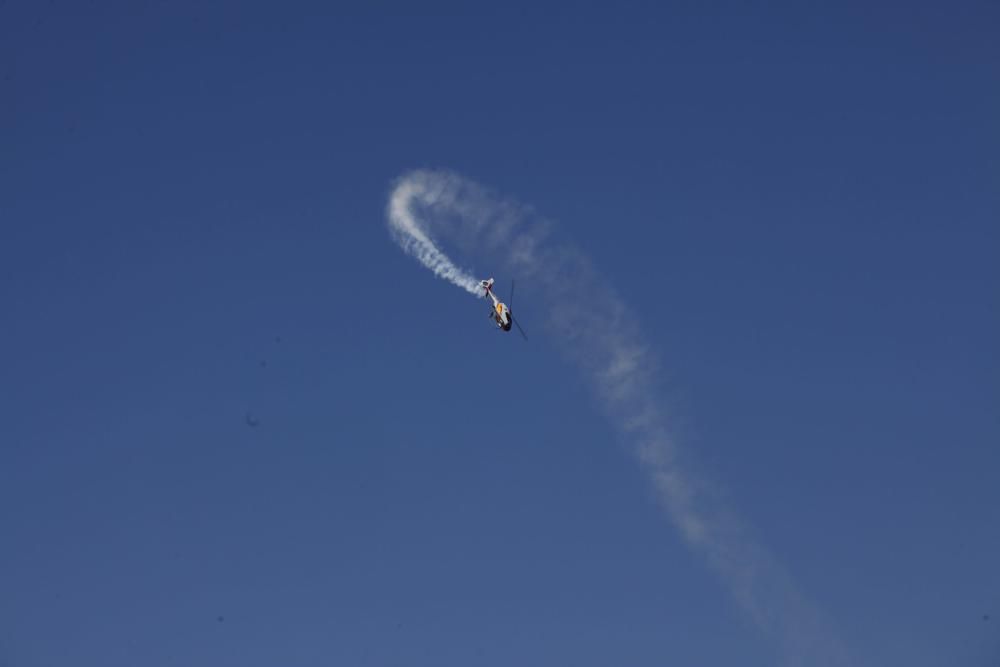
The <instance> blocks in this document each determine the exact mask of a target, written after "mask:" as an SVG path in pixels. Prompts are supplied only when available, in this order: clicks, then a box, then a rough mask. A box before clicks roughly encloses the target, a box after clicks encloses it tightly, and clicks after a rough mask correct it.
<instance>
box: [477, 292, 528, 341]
mask: <svg viewBox="0 0 1000 667" xmlns="http://www.w3.org/2000/svg"><path fill="white" fill-rule="evenodd" d="M479 286H480V287H482V288H483V290H484V291H483V298H484V299H485V298H487V297H489V298H490V299H492V300H493V307H492V308H491V309H490V314H489V316H490V317H491V318H493V321H494V322H496V324H497V327H498V328H499V329H500V330H501V331H510V329H511V326H517V330H518V331H519V332H520V333H521V336H523V337H524V340H528V336H527V335H526V334H525V333H524V329H522V328H521V325H520V324H518V322H517V320H515V319H514V314H513V313H511V312H510V306H508V305H507V304H506V303H504V302H503V301H501V300H500V299H498V298H497V295H496V294H494V293H493V278H488V279H486V280H480V281H479ZM509 301H510V303H512V304H513V303H514V281H513V280H512V281H510V299H509Z"/></svg>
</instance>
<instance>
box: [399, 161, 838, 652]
mask: <svg viewBox="0 0 1000 667" xmlns="http://www.w3.org/2000/svg"><path fill="white" fill-rule="evenodd" d="M387 216H388V223H389V227H390V229H391V231H392V233H393V237H394V238H395V240H396V241H397V242H398V243H399V245H400V246H401V247H402V248H403V250H405V251H406V252H407V253H409V254H411V255H413V256H414V257H415V258H416V259H417V260H418V261H420V262H421V263H422V264H423V265H424V266H425V267H427V268H428V269H430V270H431V271H432V272H433V273H434V274H435V275H437V276H439V277H440V278H443V279H445V280H447V281H449V282H451V283H453V284H455V285H456V286H458V287H461V288H462V289H464V290H466V291H467V292H469V293H471V294H474V295H476V296H480V295H481V293H482V288H480V287H479V285H478V281H477V280H476V278H475V277H474V276H473V275H472V274H471V273H470V272H469V271H467V270H464V269H461V268H459V267H458V266H457V265H456V264H455V263H454V262H453V261H452V260H451V259H450V258H449V257H448V256H447V255H446V254H445V253H444V252H443V251H442V250H441V249H440V247H439V246H438V241H439V240H446V241H448V242H449V243H450V244H454V245H455V246H457V247H463V248H471V249H474V250H475V251H476V252H480V253H484V254H487V255H489V256H490V257H498V258H499V257H502V258H504V259H503V260H502V263H503V264H504V266H503V268H504V269H506V270H509V271H510V272H511V275H517V276H518V277H519V278H523V279H524V282H525V283H530V284H531V285H532V292H533V298H534V299H536V300H540V301H541V302H542V303H543V304H544V306H545V308H546V309H547V311H548V312H549V314H550V315H551V318H550V321H549V322H548V323H547V328H548V330H549V331H550V332H551V333H553V334H554V335H556V336H558V338H559V339H560V340H561V341H564V342H565V344H562V345H560V348H561V349H563V350H566V353H567V354H568V356H569V357H570V360H571V361H572V363H573V364H574V365H575V366H576V367H578V368H579V369H580V370H581V371H582V373H583V375H584V377H585V378H586V379H587V381H588V382H589V384H590V385H591V387H592V388H593V390H594V392H595V393H596V395H597V399H598V405H599V406H600V407H601V409H602V410H603V411H604V412H605V413H606V414H607V415H608V416H609V417H610V418H611V419H612V421H613V423H614V424H615V426H616V427H617V428H618V429H619V430H620V431H621V433H622V435H623V436H624V437H625V438H626V440H627V442H628V443H629V445H630V447H631V448H632V450H633V452H634V454H635V456H636V458H637V460H638V461H639V463H640V465H641V466H642V468H643V469H644V471H645V472H646V473H647V474H648V476H649V478H650V480H651V483H652V486H653V489H654V492H655V496H656V498H657V499H658V501H659V503H660V504H661V506H662V508H663V509H664V511H665V512H666V514H667V516H668V517H669V518H670V521H671V523H672V524H673V525H674V526H675V527H676V529H677V531H678V533H679V535H680V537H681V539H682V540H683V541H684V543H685V544H687V545H688V546H689V547H690V548H691V549H692V550H694V551H695V552H696V553H698V554H700V555H702V557H703V558H704V559H705V561H706V562H707V563H708V565H709V566H710V567H711V569H712V570H714V571H715V572H716V573H717V575H718V576H719V577H720V579H721V580H722V582H723V584H724V585H725V587H726V589H727V590H728V591H729V592H730V593H731V594H732V596H733V597H734V599H735V600H736V602H737V603H738V605H739V606H740V607H741V608H742V609H743V610H744V611H745V612H746V613H747V614H748V615H749V617H750V618H751V619H752V620H753V622H754V623H755V624H756V625H757V626H758V627H760V628H761V629H762V630H763V631H764V632H765V633H766V634H767V635H768V636H770V637H772V639H773V641H774V642H775V643H776V644H777V648H778V652H779V654H780V655H781V656H782V662H783V663H784V664H786V665H810V666H822V665H846V664H850V661H849V660H848V659H847V656H846V651H845V650H844V647H843V645H842V644H841V642H840V641H839V640H838V639H837V637H836V635H835V634H834V633H833V632H832V630H831V629H830V625H829V623H828V622H827V621H826V620H825V619H824V618H823V616H822V614H821V613H820V612H819V610H818V609H817V608H816V607H815V606H814V605H813V604H811V603H810V602H809V601H808V600H807V599H806V598H805V597H804V596H803V595H802V594H801V593H800V591H799V589H798V588H797V587H796V586H795V585H794V583H793V582H792V580H791V578H790V576H789V575H788V573H787V572H786V570H785V569H784V568H783V567H782V566H781V565H780V564H779V563H778V561H777V560H776V559H775V558H774V557H773V555H772V554H771V553H770V552H769V551H768V550H767V549H765V548H764V546H763V545H761V544H760V542H759V541H758V540H757V539H755V538H754V536H753V535H752V534H751V532H750V530H749V529H748V527H747V525H746V524H745V523H744V522H743V521H742V520H740V519H739V518H738V517H737V516H736V515H735V513H734V512H733V511H732V510H731V509H729V508H728V507H727V506H726V503H725V502H724V501H723V500H721V499H720V496H719V494H718V493H716V492H714V491H713V489H712V487H711V485H709V484H708V483H707V481H706V480H705V479H704V478H703V477H702V476H700V475H698V474H697V473H695V472H694V467H693V466H692V465H690V464H689V463H688V462H685V460H684V456H682V452H681V451H679V449H678V447H677V445H676V443H675V442H674V439H673V437H672V436H671V432H670V429H669V424H668V418H667V415H666V411H665V410H664V408H663V406H664V404H665V402H664V400H663V399H662V392H661V390H660V389H659V387H658V383H659V379H658V374H657V371H656V364H655V359H654V358H653V353H652V352H651V350H650V347H649V345H648V343H647V342H646V340H645V338H644V336H643V335H642V332H641V331H640V329H639V326H638V324H637V323H636V321H635V319H634V317H633V316H632V315H631V314H630V313H629V311H628V309H627V307H626V306H625V302H624V300H623V299H621V298H620V297H619V296H618V295H617V294H616V293H615V292H614V291H613V290H612V289H611V288H609V287H608V286H607V283H606V281H604V280H601V279H600V278H599V276H598V274H597V273H596V271H595V270H594V269H593V267H592V265H591V263H590V261H589V260H588V259H587V258H586V257H585V256H584V255H582V254H581V253H580V252H579V251H577V250H575V249H574V248H573V247H571V246H568V245H562V244H558V243H555V242H553V241H552V225H551V224H549V223H548V222H547V221H545V220H544V219H543V218H541V216H539V215H538V214H537V213H536V212H535V211H534V210H533V209H531V208H530V207H528V206H525V205H522V204H519V203H517V202H516V201H513V200H511V199H509V198H504V197H501V196H498V195H496V194H494V193H493V192H492V191H490V190H488V189H486V188H484V187H482V186H480V185H478V184H476V183H474V182H472V181H470V180H468V179H466V178H464V177H462V176H460V175H458V174H455V173H453V172H448V171H425V170H421V171H414V172H410V173H408V174H405V175H404V176H403V177H401V178H400V179H399V180H398V181H397V182H396V184H395V187H394V189H393V191H392V193H391V195H390V198H389V203H388V209H387ZM580 294H586V298H587V304H588V311H589V313H590V317H591V318H592V320H593V321H595V322H600V323H601V325H600V326H575V325H574V323H575V322H576V321H577V317H576V312H575V311H576V309H577V306H576V305H575V304H576V303H577V299H575V298H574V297H575V296H578V295H580Z"/></svg>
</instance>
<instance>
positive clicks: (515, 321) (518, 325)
mask: <svg viewBox="0 0 1000 667" xmlns="http://www.w3.org/2000/svg"><path fill="white" fill-rule="evenodd" d="M510 321H511V322H513V323H514V324H517V330H518V331H520V332H521V335H522V336H524V340H528V335H527V334H525V333H524V329H522V328H521V325H520V324H518V322H517V320H515V319H514V316H513V315H511V316H510Z"/></svg>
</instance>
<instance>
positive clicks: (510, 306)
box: [507, 278, 514, 310]
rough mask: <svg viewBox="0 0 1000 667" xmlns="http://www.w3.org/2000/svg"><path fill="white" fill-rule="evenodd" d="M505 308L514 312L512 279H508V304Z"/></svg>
mask: <svg viewBox="0 0 1000 667" xmlns="http://www.w3.org/2000/svg"><path fill="white" fill-rule="evenodd" d="M507 307H508V308H510V309H511V310H514V279H513V278H511V279H510V302H509V303H508V304H507Z"/></svg>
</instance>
